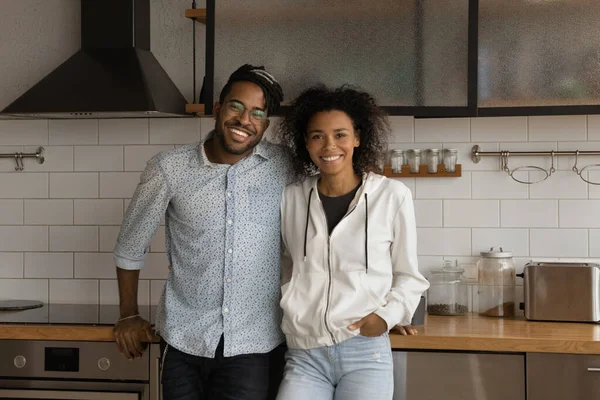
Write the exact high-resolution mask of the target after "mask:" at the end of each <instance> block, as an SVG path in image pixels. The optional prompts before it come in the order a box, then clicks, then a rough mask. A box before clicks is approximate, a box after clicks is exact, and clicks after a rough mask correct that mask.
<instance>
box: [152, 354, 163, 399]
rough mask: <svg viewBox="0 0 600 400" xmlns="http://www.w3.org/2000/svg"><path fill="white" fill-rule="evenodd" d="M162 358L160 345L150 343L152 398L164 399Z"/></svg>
mask: <svg viewBox="0 0 600 400" xmlns="http://www.w3.org/2000/svg"><path fill="white" fill-rule="evenodd" d="M160 359H161V354H160V345H158V344H152V345H150V400H161V399H162V385H161V383H160V378H161V373H160Z"/></svg>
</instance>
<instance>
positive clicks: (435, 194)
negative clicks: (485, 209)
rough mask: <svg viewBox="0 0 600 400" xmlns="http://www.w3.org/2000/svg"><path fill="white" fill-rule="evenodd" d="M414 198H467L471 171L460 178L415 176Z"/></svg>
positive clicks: (469, 191)
mask: <svg viewBox="0 0 600 400" xmlns="http://www.w3.org/2000/svg"><path fill="white" fill-rule="evenodd" d="M415 179H416V190H415V198H416V199H468V198H470V197H471V172H463V174H462V177H460V178H415Z"/></svg>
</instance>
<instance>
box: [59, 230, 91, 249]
mask: <svg viewBox="0 0 600 400" xmlns="http://www.w3.org/2000/svg"><path fill="white" fill-rule="evenodd" d="M50 251H98V227H97V226H51V227H50Z"/></svg>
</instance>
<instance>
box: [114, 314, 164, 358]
mask: <svg viewBox="0 0 600 400" xmlns="http://www.w3.org/2000/svg"><path fill="white" fill-rule="evenodd" d="M113 332H114V335H115V341H116V342H117V346H118V347H119V350H120V351H121V353H123V354H124V355H125V357H127V358H128V359H129V360H133V359H134V358H138V357H141V356H142V354H143V353H144V351H145V350H146V347H148V343H149V342H151V341H152V339H153V336H154V331H153V330H152V327H151V325H150V323H149V322H148V321H146V320H145V319H143V318H142V317H140V316H136V317H135V318H129V319H123V320H120V321H118V322H117V323H116V324H115V327H114V328H113Z"/></svg>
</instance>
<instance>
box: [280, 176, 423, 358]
mask: <svg viewBox="0 0 600 400" xmlns="http://www.w3.org/2000/svg"><path fill="white" fill-rule="evenodd" d="M318 179H319V177H318V176H314V177H310V178H308V179H306V180H305V181H304V182H302V183H298V184H292V185H289V186H287V187H286V188H285V191H284V194H283V198H282V202H281V215H282V217H281V231H282V236H283V241H284V245H285V249H286V253H287V254H286V257H284V261H283V263H282V287H281V292H282V298H281V302H280V304H281V308H282V309H283V321H282V325H281V327H282V330H283V333H284V334H285V335H286V340H287V344H288V346H289V347H291V348H302V349H310V348H314V347H320V346H331V345H333V344H335V343H339V342H341V341H343V340H346V339H349V338H351V337H353V336H355V335H357V334H359V331H358V330H356V331H351V330H349V329H348V325H350V324H352V323H354V322H357V321H359V320H360V319H361V318H363V317H365V316H367V315H368V314H370V313H373V312H374V313H375V314H377V315H379V316H380V317H381V318H382V319H384V320H385V322H386V323H387V327H388V330H389V329H391V328H392V327H393V326H394V325H396V324H398V323H400V324H402V325H408V324H409V323H410V320H411V318H412V315H413V313H414V311H415V309H416V308H417V305H418V304H419V300H420V296H421V294H422V293H423V292H424V291H425V290H427V288H428V287H429V282H428V281H427V280H426V279H425V278H424V277H423V275H421V274H420V273H419V270H418V264H417V238H416V227H415V216H414V207H413V201H412V196H411V193H410V190H409V189H408V188H407V187H406V186H404V184H402V183H401V182H399V181H394V180H391V179H387V178H386V177H384V176H381V175H377V174H373V173H369V174H365V175H364V176H363V183H362V185H361V187H360V188H359V190H358V192H357V193H356V196H355V197H354V199H353V200H352V202H351V203H350V206H349V208H348V212H347V213H346V215H345V216H344V218H343V219H342V220H341V221H340V222H339V223H338V225H337V226H336V227H335V228H334V229H333V231H332V232H331V236H329V235H328V229H327V220H326V217H325V212H324V210H323V206H322V204H321V200H320V199H319V195H318V191H317V182H318Z"/></svg>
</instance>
